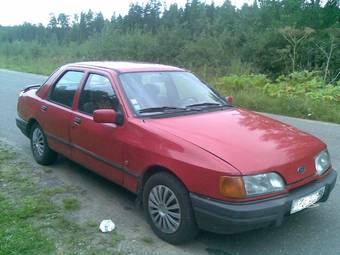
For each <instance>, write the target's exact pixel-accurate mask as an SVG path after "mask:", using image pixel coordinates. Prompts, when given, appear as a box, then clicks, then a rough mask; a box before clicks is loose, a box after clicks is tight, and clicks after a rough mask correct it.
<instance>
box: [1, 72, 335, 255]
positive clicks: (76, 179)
mask: <svg viewBox="0 0 340 255" xmlns="http://www.w3.org/2000/svg"><path fill="white" fill-rule="evenodd" d="M44 79H46V77H44V76H40V75H34V74H26V73H19V72H14V71H8V70H0V138H4V139H5V140H6V141H7V142H9V143H10V144H12V145H14V146H15V147H16V148H17V150H18V151H21V152H22V153H23V154H24V155H26V156H27V158H28V159H29V160H32V161H33V159H32V157H31V152H30V146H29V140H28V139H27V138H26V137H24V136H23V135H22V134H21V133H20V131H19V130H18V129H17V128H16V126H15V116H16V101H17V96H18V93H19V91H20V89H21V88H23V87H25V86H27V85H30V84H35V83H40V82H42V81H44ZM271 116H272V117H273V118H276V119H279V120H281V121H283V122H286V123H288V124H291V125H293V126H295V127H298V128H300V129H302V130H304V131H307V132H309V133H312V134H314V135H315V136H318V137H319V138H321V139H322V140H323V141H325V142H326V143H327V144H328V148H329V151H330V154H331V156H332V162H333V166H334V168H335V169H340V125H336V124H332V123H324V122H318V121H310V120H303V119H296V118H290V117H284V116H277V115H271ZM51 169H52V171H53V173H54V174H55V175H56V177H57V178H60V179H62V180H63V181H64V182H66V183H69V184H72V185H77V186H79V187H81V188H82V189H83V190H85V191H86V192H87V197H88V200H89V201H88V206H89V207H93V208H97V209H96V210H93V211H90V212H89V213H88V214H90V213H94V214H96V217H98V218H100V217H108V216H109V217H111V218H113V219H114V220H115V221H116V223H117V226H118V228H119V229H122V230H123V232H124V233H125V235H127V237H128V238H127V239H129V242H128V243H126V244H124V245H123V246H124V247H123V249H125V250H126V251H127V252H128V253H133V254H214V255H236V254H245V255H248V254H249V255H250V254H251V255H254V254H261V255H264V254H270V255H272V254H290V255H293V254H308V255H312V254H331V255H333V254H334V255H335V254H336V255H338V254H340V203H339V197H340V189H339V184H337V185H336V187H335V190H334V191H333V193H332V195H331V197H330V199H329V200H328V202H327V203H324V204H321V205H320V206H318V207H315V208H311V209H308V210H305V211H303V212H301V213H299V214H296V215H293V216H292V217H290V218H289V219H288V221H287V222H285V224H284V225H283V226H281V227H278V228H266V229H260V230H255V231H251V232H247V233H242V234H236V235H229V236H228V235H217V234H212V233H207V232H203V233H202V234H201V235H200V236H199V237H198V238H197V240H196V241H194V242H192V243H190V244H187V245H183V246H179V247H175V246H172V245H169V244H166V243H164V242H162V241H160V240H158V239H157V238H156V237H155V236H154V235H153V234H152V232H151V231H150V229H149V227H148V225H147V224H146V223H145V221H144V218H143V215H142V212H141V210H139V209H137V208H136V207H135V206H134V195H133V194H131V193H129V192H128V191H126V190H124V189H123V188H120V187H118V186H117V185H114V184H112V183H109V182H108V181H106V180H104V179H103V178H101V177H99V176H97V175H95V174H93V173H91V172H89V171H87V170H86V169H84V168H83V167H80V166H78V165H76V164H74V163H72V162H71V161H69V160H66V159H63V158H61V159H59V160H58V161H57V162H56V164H55V165H53V166H51ZM88 216H89V215H88ZM92 216H93V215H92ZM83 217H86V215H83ZM89 217H90V216H89ZM139 235H147V236H151V237H153V239H154V240H156V241H155V242H154V243H153V244H152V245H151V246H150V245H149V247H144V246H147V245H144V246H142V245H140V244H138V245H137V244H136V245H135V246H138V249H137V248H134V239H138V236H139Z"/></svg>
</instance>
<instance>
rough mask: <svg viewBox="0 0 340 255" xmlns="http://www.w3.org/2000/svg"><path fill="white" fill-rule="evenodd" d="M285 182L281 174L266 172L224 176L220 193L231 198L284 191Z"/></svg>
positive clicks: (221, 180)
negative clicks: (241, 175)
mask: <svg viewBox="0 0 340 255" xmlns="http://www.w3.org/2000/svg"><path fill="white" fill-rule="evenodd" d="M284 188H285V183H284V181H283V179H282V178H281V176H280V175H278V174H276V173H266V174H258V175H250V176H243V177H238V176H222V177H221V179H220V193H221V194H222V195H224V196H226V197H229V198H245V197H247V196H256V195H262V194H267V193H273V192H278V191H282V190H284Z"/></svg>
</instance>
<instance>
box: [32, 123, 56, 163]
mask: <svg viewBox="0 0 340 255" xmlns="http://www.w3.org/2000/svg"><path fill="white" fill-rule="evenodd" d="M31 150H32V153H33V157H34V159H35V161H36V162H37V163H39V164H41V165H49V164H52V163H53V162H54V161H55V159H56V158H57V153H56V152H55V151H53V150H51V149H50V147H48V144H47V139H46V136H45V134H44V132H43V130H42V129H41V127H40V126H39V124H37V123H36V124H34V125H33V126H32V128H31Z"/></svg>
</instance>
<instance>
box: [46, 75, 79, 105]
mask: <svg viewBox="0 0 340 255" xmlns="http://www.w3.org/2000/svg"><path fill="white" fill-rule="evenodd" d="M83 75H84V73H83V72H79V71H68V72H66V73H65V74H64V75H63V76H62V77H61V78H60V79H59V80H58V82H57V83H56V84H55V85H54V87H53V90H52V93H51V95H50V100H52V101H54V102H56V103H59V104H62V105H65V106H68V107H71V106H72V103H73V98H74V95H75V93H76V90H77V88H78V86H79V84H80V81H81V80H82V78H83Z"/></svg>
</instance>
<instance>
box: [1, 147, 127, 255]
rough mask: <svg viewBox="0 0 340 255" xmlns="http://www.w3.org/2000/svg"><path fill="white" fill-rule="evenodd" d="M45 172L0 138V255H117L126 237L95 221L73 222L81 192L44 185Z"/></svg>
mask: <svg viewBox="0 0 340 255" xmlns="http://www.w3.org/2000/svg"><path fill="white" fill-rule="evenodd" d="M49 176H50V173H46V172H45V171H44V170H43V169H40V168H37V167H33V166H32V165H31V164H30V163H28V162H27V161H23V160H20V155H16V153H15V152H14V150H13V149H11V148H10V147H8V146H5V145H4V143H2V142H1V141H0V189H1V193H0V212H1V213H0V255H11V254H13V255H14V254H20V255H31V254H32V255H39V254H43V255H45V254H115V246H117V244H118V243H119V242H120V241H122V240H124V236H123V235H122V234H120V233H118V232H117V231H115V232H114V233H109V234H101V233H100V232H99V230H98V226H97V224H96V223H95V222H96V221H95V220H94V219H92V220H91V224H89V223H86V222H85V223H83V224H80V223H77V221H75V220H74V219H72V217H71V214H70V213H71V212H70V210H76V209H77V210H81V206H80V200H79V199H78V197H79V196H81V194H82V192H81V191H80V190H78V189H76V188H75V187H70V186H66V185H63V184H61V183H59V182H58V181H56V182H55V183H53V184H51V183H49V184H43V183H44V178H47V179H49V178H50V177H49ZM77 196H78V197H77ZM57 201H61V202H62V204H61V205H60V203H58V202H57ZM78 212H79V211H77V213H78ZM117 252H121V251H117Z"/></svg>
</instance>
